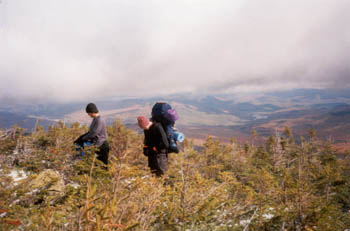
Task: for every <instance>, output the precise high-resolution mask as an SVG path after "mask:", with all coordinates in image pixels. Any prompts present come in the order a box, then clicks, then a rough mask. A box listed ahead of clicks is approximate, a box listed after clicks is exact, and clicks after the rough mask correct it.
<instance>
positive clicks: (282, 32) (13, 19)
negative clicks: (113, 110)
mask: <svg viewBox="0 0 350 231" xmlns="http://www.w3.org/2000/svg"><path fill="white" fill-rule="evenodd" d="M349 11H350V3H349V1H347V0H338V1H331V0H310V1H307V2H305V1H301V0H296V1H293V2H284V1H276V0H266V1H263V2H262V1H259V0H253V1H243V0H240V1H229V0H223V1H212V0H179V1H158V0H150V1H142V0H136V1H119V0H116V1H110V0H99V1H97V0H84V1H83V0H75V1H69V0H62V1H54V0H34V1H27V0H3V1H2V3H0V51H1V52H0V61H1V62H0V80H1V85H0V98H1V97H3V98H7V99H19V100H38V99H40V100H42V101H52V100H57V101H77V100H90V99H96V98H99V99H102V98H108V97H118V96H151V95H156V94H171V93H179V92H195V93H222V92H231V91H241V90H244V91H249V90H271V89H273V90H276V89H288V88H292V87H293V88H298V87H300V88H303V87H316V88H327V87H332V88H347V87H350V83H349V78H350V67H349V65H348V60H350V57H349V56H350V45H349V44H350V29H348V25H347V24H348V22H349V21H350V15H349V14H348V12H349Z"/></svg>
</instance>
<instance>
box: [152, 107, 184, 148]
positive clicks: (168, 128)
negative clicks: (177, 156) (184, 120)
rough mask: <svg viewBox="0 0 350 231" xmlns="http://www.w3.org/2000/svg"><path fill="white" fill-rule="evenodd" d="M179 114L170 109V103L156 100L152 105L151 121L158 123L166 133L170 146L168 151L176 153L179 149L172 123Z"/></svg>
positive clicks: (173, 123)
mask: <svg viewBox="0 0 350 231" xmlns="http://www.w3.org/2000/svg"><path fill="white" fill-rule="evenodd" d="M178 119H179V116H178V114H177V112H176V111H175V109H172V108H171V106H170V104H168V103H165V102H157V103H156V104H154V105H153V107H152V121H155V122H158V123H160V124H161V125H162V126H163V128H164V131H165V132H166V134H167V137H168V140H169V144H170V148H169V152H176V153H178V152H179V150H178V148H177V145H176V140H175V139H174V128H173V127H174V125H175V121H176V120H178Z"/></svg>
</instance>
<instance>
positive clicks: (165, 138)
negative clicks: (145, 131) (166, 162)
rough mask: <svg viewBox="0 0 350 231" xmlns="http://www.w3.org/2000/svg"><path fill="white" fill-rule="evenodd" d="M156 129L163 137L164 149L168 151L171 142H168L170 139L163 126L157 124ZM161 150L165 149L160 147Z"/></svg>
mask: <svg viewBox="0 0 350 231" xmlns="http://www.w3.org/2000/svg"><path fill="white" fill-rule="evenodd" d="M156 129H157V131H158V133H159V135H160V137H161V144H162V145H164V148H166V149H168V148H169V141H168V137H167V135H166V133H165V131H164V129H163V127H162V125H161V124H157V125H156ZM160 148H163V147H160Z"/></svg>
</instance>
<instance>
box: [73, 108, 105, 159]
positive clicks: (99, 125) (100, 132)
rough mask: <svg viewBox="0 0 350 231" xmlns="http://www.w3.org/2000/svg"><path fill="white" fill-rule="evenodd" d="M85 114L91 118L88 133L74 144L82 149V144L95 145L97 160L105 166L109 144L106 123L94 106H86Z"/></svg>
mask: <svg viewBox="0 0 350 231" xmlns="http://www.w3.org/2000/svg"><path fill="white" fill-rule="evenodd" d="M86 113H87V114H88V115H89V116H90V117H91V118H93V120H92V122H91V125H90V128H89V131H88V132H87V133H85V134H83V135H81V136H80V137H79V138H78V139H76V140H75V141H74V144H77V145H79V146H81V147H84V144H90V143H91V144H93V145H96V146H97V147H98V151H97V153H96V154H97V159H98V160H100V161H102V162H103V163H104V164H106V165H107V164H108V153H109V144H108V141H107V129H106V122H105V121H104V120H103V119H102V118H101V116H100V114H99V111H98V109H97V107H96V105H95V104H93V103H89V104H88V105H87V106H86Z"/></svg>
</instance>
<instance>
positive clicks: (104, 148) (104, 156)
mask: <svg viewBox="0 0 350 231" xmlns="http://www.w3.org/2000/svg"><path fill="white" fill-rule="evenodd" d="M108 153H109V143H108V142H107V141H105V142H104V143H103V144H102V145H101V146H100V148H99V151H98V152H97V159H98V160H100V161H102V162H103V163H104V164H105V165H108Z"/></svg>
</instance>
